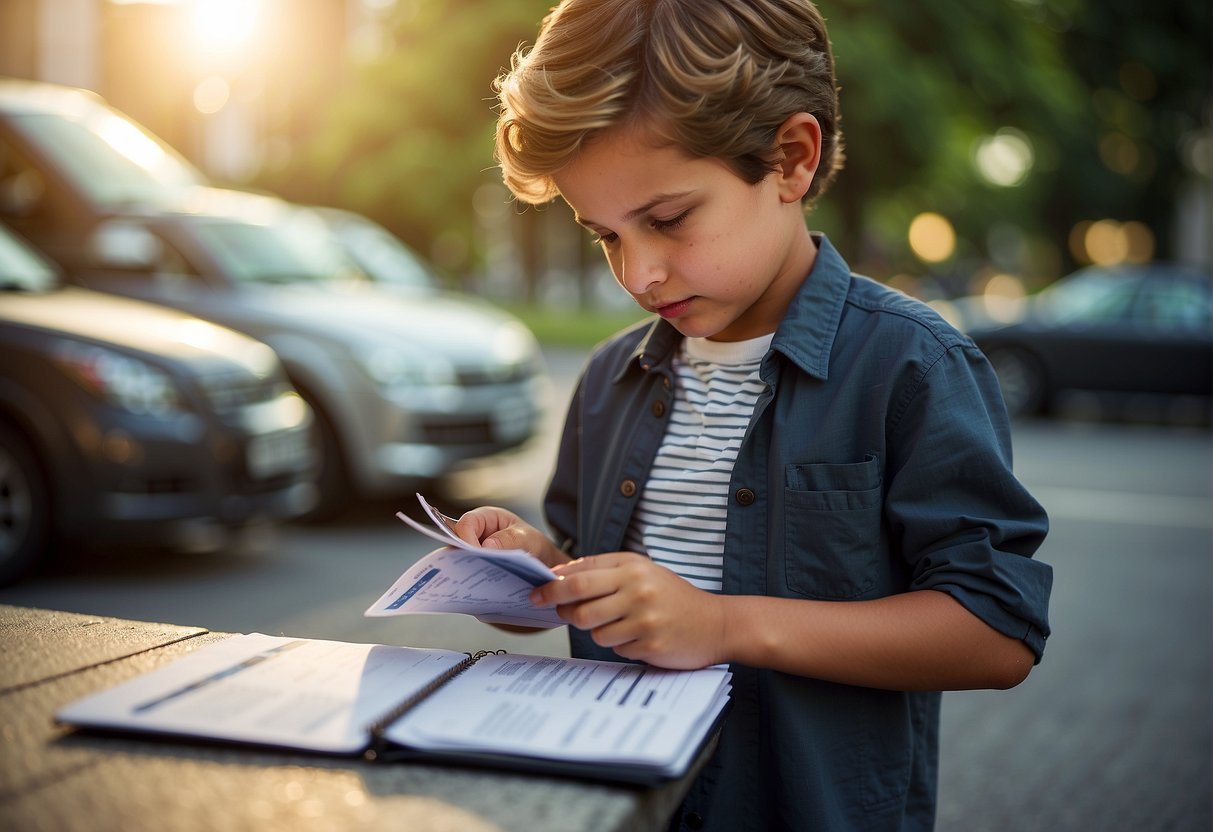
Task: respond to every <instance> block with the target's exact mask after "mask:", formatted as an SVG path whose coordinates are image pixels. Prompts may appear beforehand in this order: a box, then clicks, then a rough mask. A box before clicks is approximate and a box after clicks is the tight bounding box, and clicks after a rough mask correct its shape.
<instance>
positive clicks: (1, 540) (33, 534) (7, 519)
mask: <svg viewBox="0 0 1213 832" xmlns="http://www.w3.org/2000/svg"><path fill="white" fill-rule="evenodd" d="M50 529H51V508H50V499H49V491H48V490H47V487H46V478H45V476H43V474H42V469H41V468H40V467H39V465H38V460H37V458H35V456H34V453H33V451H32V449H31V448H30V446H29V442H28V441H26V439H25V437H24V436H22V435H21V434H19V433H17V432H16V431H15V430H13V429H11V428H9V427H7V426H5V425H0V586H2V585H7V584H11V583H14V582H15V581H18V580H20V579H21V578H23V577H25V576H26V575H27V574H28V573H29V572H30V571H31V570H32V569H33V568H34V565H35V564H36V563H37V562H38V559H39V558H40V557H42V556H43V555H44V554H45V552H46V547H47V542H48V540H49V539H50Z"/></svg>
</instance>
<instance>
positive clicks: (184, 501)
mask: <svg viewBox="0 0 1213 832" xmlns="http://www.w3.org/2000/svg"><path fill="white" fill-rule="evenodd" d="M310 443H311V413H310V411H309V410H308V407H307V405H306V404H305V403H304V402H303V400H302V398H300V396H299V395H298V394H297V393H296V392H295V391H294V390H293V389H292V388H291V386H290V383H289V382H288V381H287V377H286V373H285V371H284V369H283V367H282V365H281V363H280V362H279V361H278V359H277V357H276V356H275V355H274V352H273V350H271V349H270V348H269V347H267V346H265V345H264V344H261V343H259V342H257V341H255V340H253V339H252V338H249V337H247V336H244V335H241V334H239V333H236V332H233V331H231V330H228V329H224V328H221V327H219V326H216V325H214V324H211V323H207V322H205V321H202V320H200V319H198V318H194V317H191V316H189V315H185V314H182V313H180V312H174V311H170V310H167V309H163V308H161V307H157V306H152V305H149V304H144V303H139V302H137V301H132V300H127V299H124V298H117V297H112V296H108V295H102V294H97V293H94V292H89V291H87V290H85V289H80V288H77V287H69V286H63V285H61V284H60V281H59V275H58V274H57V273H56V270H55V269H54V268H53V267H52V266H51V265H50V264H49V263H48V262H47V261H46V260H44V259H43V258H42V257H41V256H39V255H38V254H36V253H35V252H34V251H33V250H32V249H31V248H30V247H28V246H27V245H25V243H24V242H23V241H22V240H20V239H19V238H18V237H16V236H15V235H13V234H12V233H11V232H10V231H8V230H7V229H5V228H4V226H2V225H0V584H7V583H11V582H13V581H16V580H18V579H19V578H21V577H23V576H24V575H26V574H27V573H28V572H29V571H30V570H31V569H33V568H34V567H35V566H36V565H37V564H38V562H39V560H40V559H41V558H42V557H43V556H45V555H46V554H48V553H49V552H50V551H52V549H54V548H55V547H56V546H59V545H62V546H67V545H68V544H69V542H71V541H75V540H83V541H87V542H99V541H107V540H108V541H123V542H136V541H137V542H140V543H146V544H156V545H161V546H165V547H169V548H172V549H176V550H181V549H186V550H193V551H196V550H201V549H208V548H215V547H217V546H219V545H222V544H223V543H225V542H226V541H227V540H228V539H229V538H230V536H231V533H233V532H235V531H237V530H239V529H241V528H243V527H245V526H248V525H250V524H254V523H256V524H261V523H265V522H267V521H268V522H274V521H279V520H287V519H292V518H295V517H297V516H299V515H300V514H302V513H303V512H305V511H306V510H307V509H308V508H309V507H310V506H311V503H312V500H313V499H314V490H315V489H314V486H313V483H312V476H313V465H314V457H315V454H314V451H313V449H312V447H311V444H310Z"/></svg>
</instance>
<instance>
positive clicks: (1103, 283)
mask: <svg viewBox="0 0 1213 832" xmlns="http://www.w3.org/2000/svg"><path fill="white" fill-rule="evenodd" d="M1136 291H1137V280H1136V279H1135V278H1133V277H1132V276H1130V275H1122V274H1108V273H1106V272H1103V273H1092V274H1086V275H1075V276H1074V277H1072V278H1070V279H1068V280H1063V281H1060V282H1058V283H1055V284H1053V285H1052V286H1050V287H1049V288H1047V289H1045V290H1044V291H1042V292H1041V293H1040V295H1039V296H1038V298H1037V309H1038V311H1039V312H1040V314H1041V316H1042V317H1046V318H1048V319H1049V320H1050V321H1052V322H1055V323H1059V324H1065V323H1081V322H1095V321H1114V320H1119V319H1121V318H1124V317H1125V316H1126V315H1127V314H1128V310H1129V307H1130V306H1131V305H1132V303H1133V295H1134V294H1135V293H1136Z"/></svg>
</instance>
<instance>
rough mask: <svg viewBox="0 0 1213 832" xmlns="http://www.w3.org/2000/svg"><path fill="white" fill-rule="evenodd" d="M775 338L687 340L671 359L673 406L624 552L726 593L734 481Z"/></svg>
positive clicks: (693, 582) (694, 582) (626, 538)
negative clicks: (761, 375) (723, 584)
mask: <svg viewBox="0 0 1213 832" xmlns="http://www.w3.org/2000/svg"><path fill="white" fill-rule="evenodd" d="M773 337H774V335H773V334H769V335H763V336H761V337H758V338H752V339H750V340H748V341H733V342H722V341H709V340H707V339H705V338H684V339H683V342H682V346H681V347H680V348H679V351H678V354H677V355H676V356H675V358H674V365H673V366H674V373H675V381H674V406H673V409H672V412H671V414H670V420H669V423H668V424H667V426H666V432H665V438H664V439H662V442H661V447H660V448H658V449H657V456H656V458H655V459H654V461H653V467H652V469H651V470H650V471H649V480H648V482H647V483H646V484H645V487H644V491H643V492H642V493H641V495H640V502H639V504H638V505H637V507H636V511H635V512H634V513H633V515H632V521H631V524H630V525H629V527H628V531H627V535H626V536H625V538H624V546H625V548H626V549H628V550H629V551H636V552H644V553H647V554H648V556H649V557H650V558H652V559H653V560H654V561H656V562H657V563H660V564H661V565H663V566H666V567H668V568H670V569H672V570H673V571H674V572H677V573H678V574H679V575H681V576H682V577H684V578H686V579H687V580H688V581H690V582H691V583H692V584H694V585H695V586H697V587H699V588H700V589H707V590H712V591H715V592H719V591H720V589H721V576H722V574H723V571H724V527H725V516H726V513H727V511H728V503H729V479H730V478H731V477H732V474H733V464H734V462H736V460H737V451H738V450H739V449H740V448H741V440H742V439H743V438H744V437H745V432H746V428H747V427H748V426H749V423H750V417H751V416H752V415H753V413H754V405H755V403H756V402H757V401H758V396H759V394H761V393H762V391H763V389H764V388H765V385H764V384H763V382H762V381H761V380H760V379H759V378H758V368H759V365H760V364H761V363H762V357H763V356H764V355H766V353H767V350H768V349H769V348H770V346H771V339H772V338H773Z"/></svg>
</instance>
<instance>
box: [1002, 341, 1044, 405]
mask: <svg viewBox="0 0 1213 832" xmlns="http://www.w3.org/2000/svg"><path fill="white" fill-rule="evenodd" d="M987 357H988V358H989V359H990V364H991V366H993V368H994V372H995V373H996V374H997V375H998V385H999V387H1000V388H1002V400H1003V402H1004V403H1005V404H1006V406H1007V413H1008V414H1009V415H1010V416H1011V417H1012V418H1016V417H1019V416H1032V415H1034V414H1037V413H1040V412H1042V411H1043V410H1044V409H1045V407H1046V405H1047V404H1048V401H1047V400H1048V396H1047V391H1046V385H1045V374H1044V369H1043V368H1042V367H1041V366H1040V362H1039V361H1038V360H1037V359H1036V358H1035V357H1033V356H1032V355H1030V354H1028V353H1026V352H1024V351H1023V350H1019V349H1014V348H1005V347H1004V348H997V349H992V350H990V351H989V353H987Z"/></svg>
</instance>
